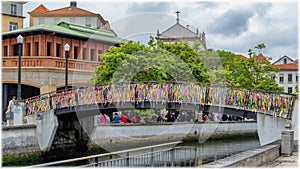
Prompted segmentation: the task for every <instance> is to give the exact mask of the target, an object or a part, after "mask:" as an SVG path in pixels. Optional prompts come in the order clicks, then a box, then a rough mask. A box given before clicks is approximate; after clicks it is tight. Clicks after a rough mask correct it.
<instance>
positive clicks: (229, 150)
mask: <svg viewBox="0 0 300 169" xmlns="http://www.w3.org/2000/svg"><path fill="white" fill-rule="evenodd" d="M171 147H173V146H171ZM258 147H260V143H259V139H258V136H256V135H254V136H247V137H243V136H241V137H236V138H232V137H230V138H225V139H209V140H207V141H206V142H204V143H199V142H198V141H197V140H193V141H192V140H188V141H187V140H186V141H183V142H182V143H180V144H177V145H176V146H175V149H178V150H179V149H180V151H176V154H175V156H176V158H175V160H178V159H185V158H186V160H181V162H178V161H177V162H176V163H175V166H180V167H185V166H195V165H202V164H206V163H209V162H213V161H215V160H218V159H221V158H225V157H228V156H231V155H233V154H236V153H239V152H243V151H247V150H250V149H254V148H258ZM168 148H170V146H166V147H159V148H156V149H155V151H156V152H159V151H162V152H163V153H166V152H167V151H166V152H164V151H165V150H167V149H168ZM125 149H126V148H125ZM152 151H153V149H152ZM149 152H150V149H148V150H141V151H137V152H134V153H132V154H130V155H131V156H135V157H134V158H139V159H141V158H144V157H143V155H142V154H147V153H149ZM57 153H59V152H57ZM104 153H107V152H103V153H102V154H104ZM59 154H60V155H63V154H64V153H59ZM95 154H99V150H98V151H95V152H89V153H88V154H87V153H83V154H82V156H81V157H84V156H86V155H95ZM76 157H79V156H76ZM145 157H147V158H151V157H150V156H149V155H147V156H145ZM70 158H75V156H74V157H70V156H69V157H67V158H65V160H66V159H70ZM152 158H153V157H152ZM155 158H156V157H154V159H155ZM53 159H55V158H53V157H51V156H43V160H41V162H40V163H45V162H53V161H57V160H53ZM115 159H121V160H120V161H125V160H126V153H123V154H122V153H120V154H118V155H110V156H109V157H107V158H106V159H105V158H104V160H106V161H107V160H110V161H113V160H115ZM59 160H63V159H62V158H60V159H59ZM97 160H98V159H97ZM99 161H101V160H100V158H99ZM92 162H94V161H93V160H91V159H89V160H83V161H76V162H73V163H68V164H59V165H55V166H82V165H87V164H89V163H92ZM124 163H125V162H124ZM35 164H37V163H36V162H32V163H27V164H24V163H23V164H22V166H30V165H35ZM103 164H104V163H103ZM118 164H119V163H118ZM16 165H18V164H16ZM120 166H123V163H120ZM136 166H140V167H148V166H154V167H155V166H157V167H166V166H172V165H171V164H170V163H168V162H167V163H165V164H162V165H160V164H155V165H148V164H146V163H145V164H143V163H139V164H137V165H136ZM106 167H110V166H109V165H108V166H106ZM112 167H118V165H112Z"/></svg>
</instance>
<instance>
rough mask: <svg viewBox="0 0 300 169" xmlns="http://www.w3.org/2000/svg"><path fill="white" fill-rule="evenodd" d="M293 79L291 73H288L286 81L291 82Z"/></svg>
mask: <svg viewBox="0 0 300 169" xmlns="http://www.w3.org/2000/svg"><path fill="white" fill-rule="evenodd" d="M292 81H293V75H292V74H288V82H289V83H292Z"/></svg>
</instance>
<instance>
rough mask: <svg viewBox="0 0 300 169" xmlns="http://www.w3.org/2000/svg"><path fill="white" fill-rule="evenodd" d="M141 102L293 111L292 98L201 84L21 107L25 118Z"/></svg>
mask: <svg viewBox="0 0 300 169" xmlns="http://www.w3.org/2000/svg"><path fill="white" fill-rule="evenodd" d="M143 101H150V103H151V104H152V103H163V104H164V103H167V102H176V103H180V104H183V103H191V104H201V105H214V106H224V107H234V108H237V109H245V110H250V111H252V112H263V113H265V114H266V113H268V114H272V115H274V116H280V117H286V118H287V117H289V116H290V113H291V112H292V111H293V109H294V105H295V101H296V97H295V96H294V95H285V94H276V93H264V92H253V91H250V90H247V89H236V88H226V87H213V86H209V85H204V84H202V85H201V84H200V85H199V84H111V85H104V86H89V87H78V88H77V89H76V90H70V91H67V92H66V91H63V92H59V93H52V94H47V95H41V96H36V97H33V98H29V99H27V100H26V102H25V104H26V113H27V115H32V114H34V113H37V112H43V111H46V110H50V109H60V108H64V107H70V106H71V107H72V106H79V105H87V104H97V103H101V104H111V103H114V104H117V105H120V104H125V103H126V102H143Z"/></svg>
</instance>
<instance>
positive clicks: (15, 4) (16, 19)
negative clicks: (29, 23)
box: [2, 1, 26, 32]
mask: <svg viewBox="0 0 300 169" xmlns="http://www.w3.org/2000/svg"><path fill="white" fill-rule="evenodd" d="M25 3H26V2H25V1H3V2H2V32H7V31H13V30H16V29H20V28H23V20H24V18H25V17H23V4H25Z"/></svg>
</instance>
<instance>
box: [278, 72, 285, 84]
mask: <svg viewBox="0 0 300 169" xmlns="http://www.w3.org/2000/svg"><path fill="white" fill-rule="evenodd" d="M283 77H284V76H283V74H280V75H279V83H283V82H284V78H283Z"/></svg>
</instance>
